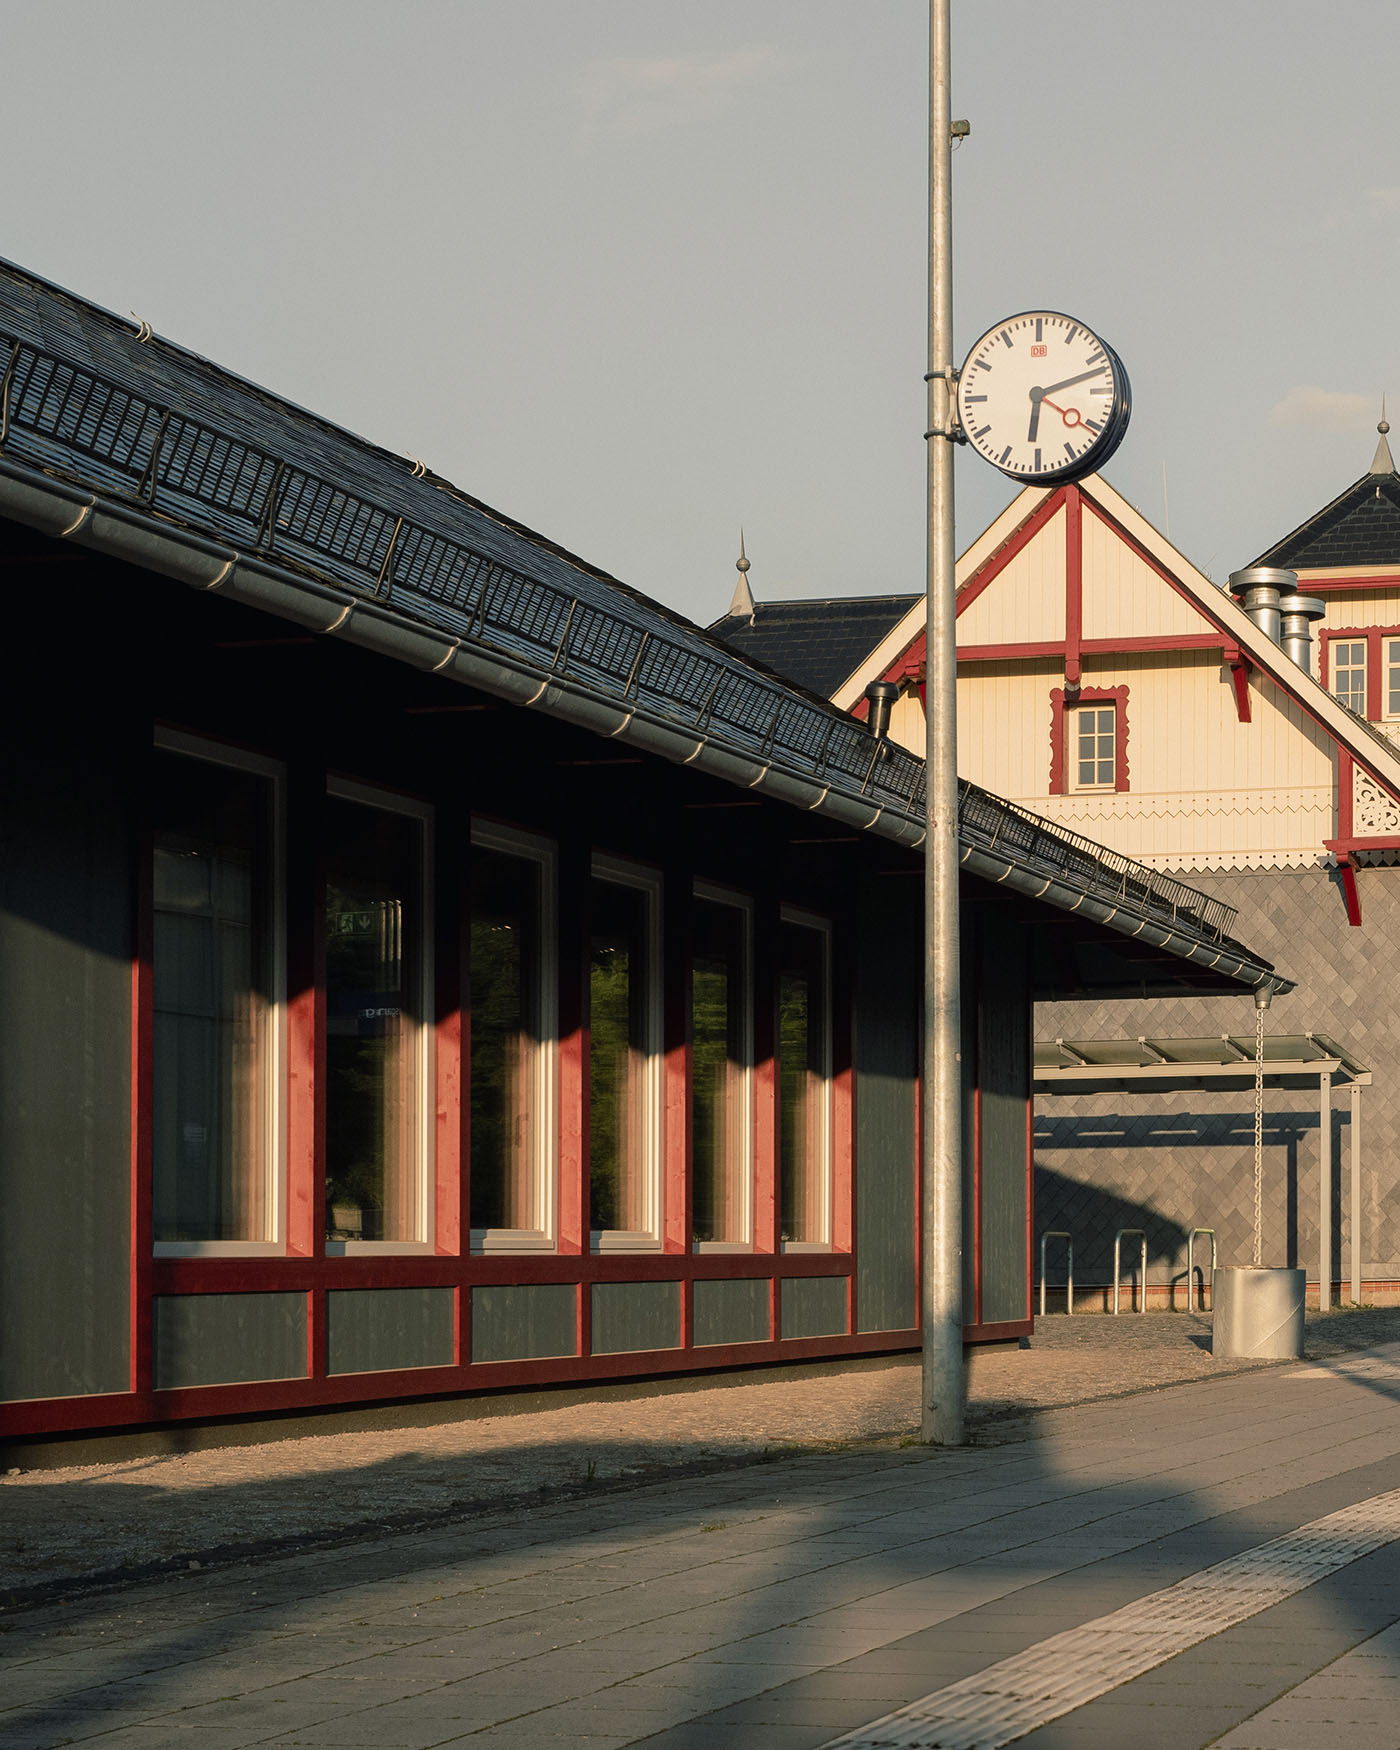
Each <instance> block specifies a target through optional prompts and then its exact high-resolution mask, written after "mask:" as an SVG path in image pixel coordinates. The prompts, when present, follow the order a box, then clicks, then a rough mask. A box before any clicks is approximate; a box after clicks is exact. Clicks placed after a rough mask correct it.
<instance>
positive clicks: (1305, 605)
mask: <svg viewBox="0 0 1400 1750" xmlns="http://www.w3.org/2000/svg"><path fill="white" fill-rule="evenodd" d="M1230 589H1231V591H1232V593H1233V594H1235V595H1237V596H1238V597H1239V599H1240V606H1241V607H1242V608H1243V609H1244V611H1245V613H1247V614H1248V615H1249V617H1250V619H1251V620H1253V622H1254V624H1255V625H1256V626H1257V627H1258V628H1259V630H1260V631H1261V632H1262V633H1264V635H1265V636H1266V637H1267V638H1269V639H1271V640H1272V641H1273V642H1274V643H1275V644H1279V645H1282V647H1283V649H1284V650H1285V651H1286V652H1287V654H1288V655H1289V656H1291V657H1292V658H1293V660H1294V662H1296V663H1297V664H1298V667H1299V668H1301V669H1302V670H1303V671H1304V672H1305V673H1307V674H1311V673H1312V672H1313V666H1312V641H1313V640H1312V622H1313V621H1314V620H1320V619H1321V618H1322V616H1323V615H1324V614H1325V613H1326V612H1327V603H1326V602H1325V601H1323V600H1322V598H1321V596H1315V595H1300V594H1299V593H1298V573H1297V572H1296V571H1287V570H1285V569H1284V568H1283V567H1281V566H1275V565H1251V566H1248V567H1247V568H1246V569H1245V570H1244V571H1232V572H1231V573H1230Z"/></svg>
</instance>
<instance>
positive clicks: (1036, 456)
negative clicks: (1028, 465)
mask: <svg viewBox="0 0 1400 1750" xmlns="http://www.w3.org/2000/svg"><path fill="white" fill-rule="evenodd" d="M1035 471H1036V473H1037V474H1038V473H1039V472H1040V451H1039V450H1037V451H1036V452H1035Z"/></svg>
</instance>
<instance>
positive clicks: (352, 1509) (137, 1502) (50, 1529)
mask: <svg viewBox="0 0 1400 1750" xmlns="http://www.w3.org/2000/svg"><path fill="white" fill-rule="evenodd" d="M1209 1331H1210V1322H1209V1320H1208V1319H1206V1318H1201V1317H1196V1316H1191V1315H1187V1314H1183V1313H1149V1314H1146V1315H1143V1316H1139V1315H1131V1316H1130V1315H1124V1316H1122V1317H1119V1318H1116V1319H1115V1318H1110V1317H1102V1316H1100V1317H1094V1316H1088V1317H1085V1316H1076V1317H1074V1318H1065V1317H1064V1316H1063V1315H1061V1316H1059V1317H1052V1318H1049V1319H1047V1320H1045V1321H1043V1323H1042V1324H1041V1326H1040V1328H1039V1330H1038V1331H1037V1333H1036V1335H1035V1337H1034V1338H1033V1339H1031V1341H1030V1345H1029V1347H1027V1348H1019V1349H1018V1348H1005V1349H996V1350H990V1351H984V1352H980V1353H977V1354H975V1355H974V1356H973V1359H972V1362H971V1366H970V1377H969V1427H970V1429H971V1431H972V1435H973V1438H974V1439H975V1440H979V1441H981V1442H982V1443H990V1442H994V1441H996V1442H999V1441H1002V1440H1005V1439H1008V1438H1013V1439H1014V1438H1020V1437H1022V1436H1023V1435H1024V1434H1025V1433H1026V1432H1033V1431H1034V1430H1035V1426H1036V1418H1037V1416H1038V1415H1040V1414H1042V1413H1043V1412H1044V1411H1046V1410H1048V1409H1050V1408H1053V1407H1055V1406H1064V1405H1069V1404H1075V1403H1083V1402H1090V1401H1093V1400H1095V1399H1099V1398H1105V1397H1114V1396H1118V1395H1120V1394H1123V1393H1135V1392H1142V1391H1150V1390H1153V1389H1156V1388H1160V1387H1162V1386H1165V1385H1168V1384H1170V1383H1172V1382H1175V1381H1181V1380H1188V1379H1210V1378H1213V1377H1216V1376H1219V1375H1221V1374H1223V1373H1227V1372H1239V1371H1241V1370H1242V1369H1245V1368H1248V1367H1251V1366H1258V1365H1260V1364H1258V1363H1241V1362H1233V1361H1224V1360H1216V1359H1215V1358H1214V1357H1212V1355H1211V1354H1210V1352H1209ZM1396 1338H1400V1307H1397V1308H1390V1307H1387V1308H1366V1309H1350V1310H1347V1311H1338V1312H1333V1313H1331V1314H1328V1315H1324V1316H1322V1317H1319V1316H1318V1315H1316V1314H1311V1315H1309V1322H1308V1337H1307V1348H1308V1353H1309V1355H1310V1356H1316V1357H1325V1356H1327V1355H1331V1354H1338V1353H1341V1352H1342V1351H1344V1350H1347V1349H1353V1348H1357V1347H1361V1346H1363V1345H1367V1344H1372V1343H1376V1342H1380V1341H1385V1340H1388V1339H1396ZM918 1386H919V1369H918V1361H917V1357H913V1356H900V1357H896V1358H893V1359H890V1360H877V1361H857V1362H846V1363H836V1364H824V1365H819V1366H817V1367H807V1368H800V1369H795V1370H793V1371H792V1372H791V1373H779V1372H777V1370H765V1371H764V1372H762V1373H757V1374H754V1373H732V1374H727V1375H723V1376H721V1377H720V1378H718V1379H716V1378H713V1377H702V1378H701V1379H698V1380H690V1381H684V1380H682V1381H669V1382H666V1383H664V1384H656V1385H643V1386H615V1387H607V1388H603V1389H601V1390H598V1391H595V1392H591V1393H581V1392H569V1393H565V1394H559V1395H557V1396H551V1395H549V1394H543V1393H535V1394H531V1395H530V1396H529V1397H527V1398H522V1399H506V1400H503V1399H485V1400H482V1399H477V1400H473V1401H469V1402H465V1403H462V1404H458V1405H454V1406H451V1407H450V1408H447V1407H444V1406H442V1405H434V1406H431V1407H419V1408H418V1410H417V1411H416V1412H414V1411H413V1410H410V1409H407V1408H405V1409H404V1410H403V1411H402V1414H403V1415H404V1417H405V1418H411V1419H414V1420H417V1419H420V1418H422V1417H426V1416H431V1417H432V1418H434V1419H433V1420H432V1421H431V1423H429V1424H426V1425H422V1426H402V1425H400V1426H394V1427H383V1426H371V1425H365V1423H364V1421H363V1419H362V1420H361V1422H360V1423H358V1424H356V1422H355V1419H354V1418H353V1417H352V1418H342V1419H341V1424H337V1426H339V1428H340V1431H338V1432H333V1433H309V1434H303V1435H301V1436H300V1437H297V1438H289V1439H282V1440H275V1441H270V1442H264V1443H262V1444H256V1445H241V1446H233V1445H223V1446H215V1447H212V1448H209V1449H205V1450H195V1451H185V1452H179V1453H167V1454H149V1455H145V1456H138V1457H131V1458H127V1459H123V1460H122V1461H120V1462H115V1463H105V1464H83V1465H73V1466H70V1467H67V1468H44V1469H33V1468H21V1469H19V1471H18V1474H15V1472H14V1471H13V1470H12V1471H11V1472H10V1474H7V1475H5V1476H3V1477H0V1612H3V1610H4V1609H5V1608H7V1607H8V1608H11V1609H13V1608H14V1607H16V1606H18V1605H21V1604H24V1603H27V1602H30V1601H32V1600H33V1599H34V1598H35V1597H42V1596H46V1595H48V1594H49V1593H51V1591H52V1589H53V1588H54V1587H55V1586H60V1585H64V1584H68V1583H70V1582H72V1581H74V1580H76V1579H79V1578H81V1577H84V1576H86V1577H89V1578H91V1577H93V1576H97V1575H105V1576H108V1577H110V1578H122V1577H129V1578H136V1577H139V1576H140V1575H141V1574H142V1573H143V1572H148V1571H149V1570H150V1569H151V1568H152V1566H153V1565H162V1566H166V1567H170V1566H176V1565H178V1566H181V1567H184V1566H185V1565H187V1564H188V1563H191V1562H199V1563H200V1564H201V1565H202V1566H209V1565H212V1564H214V1563H221V1562H227V1561H231V1560H237V1559H240V1558H243V1557H246V1556H250V1555H265V1554H269V1553H273V1552H276V1551H279V1550H283V1549H286V1548H288V1547H292V1546H294V1545H297V1544H300V1545H301V1546H302V1547H309V1546H314V1545H316V1544H318V1543H319V1544H330V1543H335V1542H341V1541H344V1540H345V1539H347V1538H353V1537H363V1536H375V1535H380V1536H382V1535H384V1534H385V1533H386V1532H389V1531H394V1530H402V1529H404V1528H406V1527H409V1526H414V1525H420V1526H421V1525H428V1524H432V1523H446V1522H449V1521H451V1520H454V1519H461V1518H471V1517H475V1516H479V1515H480V1514H481V1513H483V1512H487V1513H489V1512H493V1511H494V1512H500V1511H505V1510H508V1509H519V1508H521V1507H522V1506H526V1505H527V1504H533V1503H534V1502H537V1501H539V1500H549V1499H552V1498H556V1497H559V1496H560V1495H566V1496H573V1495H578V1494H580V1493H582V1494H587V1493H588V1492H589V1491H590V1490H597V1489H599V1488H608V1487H611V1488H613V1489H616V1488H618V1487H629V1486H636V1485H638V1484H641V1483H645V1482H647V1481H650V1480H653V1479H655V1478H657V1477H660V1476H665V1475H675V1474H683V1473H684V1472H686V1471H688V1470H689V1471H694V1470H697V1469H701V1470H713V1469H723V1468H727V1467H729V1466H733V1465H736V1464H738V1465H742V1464H745V1463H750V1462H753V1461H755V1460H758V1459H761V1458H770V1459H771V1458H772V1457H773V1456H774V1455H775V1454H778V1453H783V1452H787V1451H791V1450H793V1449H813V1448H816V1449H830V1448H833V1447H840V1446H845V1445H848V1444H851V1443H871V1444H875V1445H878V1444H880V1443H888V1444H891V1445H897V1444H898V1442H899V1441H900V1440H901V1439H904V1440H907V1439H908V1438H909V1437H910V1436H911V1435H912V1433H913V1431H914V1430H915V1429H916V1428H917V1426H918V1417H919V1407H918ZM453 1412H456V1419H452V1420H446V1419H444V1418H445V1417H446V1416H447V1415H448V1414H450V1413H453ZM347 1422H348V1423H349V1424H350V1425H349V1426H344V1425H343V1424H344V1423H347ZM230 1432H232V1433H234V1434H235V1436H236V1433H237V1431H230ZM191 1438H193V1436H191ZM63 1450H68V1449H66V1448H65V1449H63ZM49 1456H50V1457H52V1456H53V1454H50V1455H49Z"/></svg>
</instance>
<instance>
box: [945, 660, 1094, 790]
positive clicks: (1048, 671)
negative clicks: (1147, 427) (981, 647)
mask: <svg viewBox="0 0 1400 1750" xmlns="http://www.w3.org/2000/svg"><path fill="white" fill-rule="evenodd" d="M1095 684H1096V685H1097V684H1098V683H1097V681H1096V682H1095ZM1063 685H1064V670H1063V668H1062V667H1061V666H1060V665H1059V664H1058V663H1056V662H1054V661H1048V662H1047V661H1037V662H983V663H977V664H975V665H973V664H969V663H963V664H961V665H960V666H959V669H958V771H959V773H960V774H961V776H962V777H964V778H969V779H971V781H972V782H973V783H974V784H980V785H982V787H983V788H984V789H986V790H993V791H995V792H996V793H997V794H998V795H999V796H1009V797H1011V798H1012V800H1013V801H1017V802H1021V803H1024V804H1028V805H1031V806H1034V807H1039V806H1040V804H1041V801H1042V799H1043V798H1044V797H1046V796H1048V795H1049V793H1050V723H1051V706H1050V692H1051V689H1052V688H1054V687H1057V686H1063ZM1008 724H1015V725H1016V726H1017V728H1016V733H1015V734H1013V735H1008V734H1007V733H1006V728H1007V725H1008ZM920 751H922V750H920ZM1032 799H1033V800H1032Z"/></svg>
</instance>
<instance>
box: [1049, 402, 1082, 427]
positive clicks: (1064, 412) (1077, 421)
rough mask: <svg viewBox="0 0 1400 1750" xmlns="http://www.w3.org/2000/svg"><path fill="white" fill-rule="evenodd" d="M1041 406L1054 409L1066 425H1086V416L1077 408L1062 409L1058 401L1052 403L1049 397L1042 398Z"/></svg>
mask: <svg viewBox="0 0 1400 1750" xmlns="http://www.w3.org/2000/svg"><path fill="white" fill-rule="evenodd" d="M1041 406H1042V407H1053V408H1054V409H1055V411H1056V413H1058V414H1059V416H1060V418H1061V419H1062V420H1064V422H1065V424H1066V425H1068V426H1070V427H1074V426H1076V425H1083V423H1084V415H1083V414H1082V413H1081V412H1080V411H1079V409H1078V408H1077V407H1061V406H1060V404H1059V402H1058V401H1052V400H1051V399H1050V397H1049V396H1048V395H1042V396H1041Z"/></svg>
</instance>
